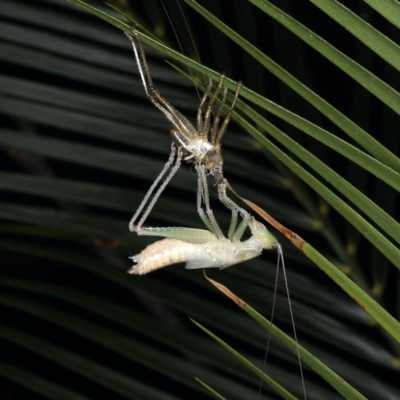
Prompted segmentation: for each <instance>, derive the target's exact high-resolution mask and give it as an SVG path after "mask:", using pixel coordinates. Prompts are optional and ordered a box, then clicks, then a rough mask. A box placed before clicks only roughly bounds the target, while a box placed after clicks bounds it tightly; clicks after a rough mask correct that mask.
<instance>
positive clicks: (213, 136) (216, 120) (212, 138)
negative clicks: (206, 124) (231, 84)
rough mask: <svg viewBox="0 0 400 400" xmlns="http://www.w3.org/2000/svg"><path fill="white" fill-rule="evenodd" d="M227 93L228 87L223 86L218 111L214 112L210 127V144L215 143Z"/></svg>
mask: <svg viewBox="0 0 400 400" xmlns="http://www.w3.org/2000/svg"><path fill="white" fill-rule="evenodd" d="M227 95H228V88H227V87H226V86H225V87H224V92H223V94H222V100H221V104H220V105H219V107H218V111H217V113H216V114H215V116H214V122H213V126H212V128H211V136H210V142H211V143H212V144H215V141H216V137H217V134H218V132H219V121H220V119H221V113H222V110H223V108H224V106H225V103H226V97H227Z"/></svg>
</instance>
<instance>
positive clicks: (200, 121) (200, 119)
mask: <svg viewBox="0 0 400 400" xmlns="http://www.w3.org/2000/svg"><path fill="white" fill-rule="evenodd" d="M212 83H213V82H212V79H211V78H210V79H209V80H208V84H207V88H206V91H205V92H204V95H203V97H202V98H201V101H200V105H199V108H198V110H197V119H196V120H197V126H196V127H197V132H198V133H199V134H200V133H201V132H203V126H204V125H203V114H204V109H203V107H204V103H205V102H206V100H207V97H208V96H209V94H210V92H211V89H212Z"/></svg>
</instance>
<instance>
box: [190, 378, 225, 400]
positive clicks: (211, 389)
mask: <svg viewBox="0 0 400 400" xmlns="http://www.w3.org/2000/svg"><path fill="white" fill-rule="evenodd" d="M195 379H196V381H197V382H199V383H200V385H202V386H203V387H205V388H206V389H207V390H208V391H210V392H211V393H212V394H213V395H214V396H215V397H216V398H217V399H219V400H227V399H226V398H225V397H222V396H221V395H220V394H219V393H217V392H216V391H215V390H214V389H213V388H211V387H210V386H208V385H207V384H206V383H204V382H203V381H202V380H200V379H198V378H196V377H195Z"/></svg>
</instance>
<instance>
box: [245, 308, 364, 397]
mask: <svg viewBox="0 0 400 400" xmlns="http://www.w3.org/2000/svg"><path fill="white" fill-rule="evenodd" d="M244 311H246V313H247V314H249V315H250V316H251V317H252V318H254V319H255V320H256V321H257V322H258V323H260V324H261V325H262V326H263V327H264V328H265V329H267V330H268V331H269V332H271V333H272V334H273V335H275V336H276V337H277V338H278V339H279V340H281V341H282V342H283V343H284V344H285V345H286V346H287V347H288V348H290V350H291V351H292V352H293V353H295V354H297V351H298V352H299V354H300V358H301V359H302V360H303V361H304V362H305V363H306V364H307V365H308V366H310V367H311V368H312V369H313V370H314V371H315V372H317V373H318V374H319V375H321V376H322V378H324V379H325V380H326V381H327V382H328V383H329V384H330V385H331V386H332V387H334V388H335V389H336V390H337V391H338V392H339V393H340V394H341V395H342V396H343V397H344V398H346V399H360V400H361V399H363V400H366V397H364V396H363V395H362V394H361V393H359V392H358V391H357V390H356V389H354V388H353V387H352V386H351V385H349V384H348V383H347V382H346V381H345V380H344V379H343V378H342V377H340V376H339V375H337V374H336V373H335V372H334V371H332V370H331V369H330V368H329V367H327V366H326V365H325V364H323V363H322V362H321V361H319V360H318V359H317V358H315V357H314V356H313V355H312V354H311V353H310V352H308V351H307V350H306V349H305V348H304V347H302V346H300V345H299V344H297V343H296V342H295V341H294V340H293V339H292V338H290V337H289V336H288V335H286V334H285V333H284V332H283V331H281V330H280V329H279V328H277V327H276V326H275V325H273V324H271V322H270V321H268V320H267V319H266V318H264V317H263V316H262V315H261V314H259V313H258V312H257V311H256V310H254V309H253V308H252V307H250V306H249V305H247V304H246V305H245V306H244Z"/></svg>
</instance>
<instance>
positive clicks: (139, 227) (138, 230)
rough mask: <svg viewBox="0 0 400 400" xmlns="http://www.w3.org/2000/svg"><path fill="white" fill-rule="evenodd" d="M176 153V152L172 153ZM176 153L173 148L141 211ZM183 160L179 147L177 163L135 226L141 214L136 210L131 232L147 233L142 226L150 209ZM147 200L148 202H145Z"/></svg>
mask: <svg viewBox="0 0 400 400" xmlns="http://www.w3.org/2000/svg"><path fill="white" fill-rule="evenodd" d="M172 148H173V149H174V148H175V146H174V145H172ZM172 153H174V154H172ZM174 155H175V151H174V150H173V151H172V152H171V155H170V158H169V160H168V162H167V163H166V164H165V166H164V168H163V170H162V171H161V174H160V175H159V176H158V177H157V179H156V182H155V183H153V185H152V186H151V188H150V190H149V192H150V194H149V192H148V193H147V194H146V197H145V199H144V200H143V202H142V204H141V205H140V207H139V209H140V211H141V210H142V209H143V207H144V205H145V203H146V202H147V200H148V199H149V197H150V195H151V192H152V191H153V190H154V188H155V186H156V184H157V183H158V182H159V181H160V179H161V177H162V176H163V175H164V174H165V172H166V171H167V169H168V168H169V167H170V166H171V165H172V161H173V158H174ZM181 162H182V150H181V149H180V148H179V149H178V155H177V157H176V160H175V165H174V166H173V167H172V168H171V170H170V172H169V174H168V175H167V177H166V178H165V180H164V182H163V183H162V185H161V186H160V187H159V188H158V190H157V192H156V194H155V195H154V197H153V198H152V200H151V202H150V204H149V205H148V207H147V208H146V211H145V212H144V214H143V215H142V218H141V219H140V221H139V222H138V224H137V225H136V226H135V225H134V222H135V219H136V218H137V216H138V215H139V213H140V211H139V210H138V211H139V212H138V211H136V213H135V215H134V216H133V218H132V220H131V222H130V223H129V229H130V231H131V232H136V233H137V234H138V235H146V234H147V233H146V231H144V230H142V229H141V227H142V225H143V223H144V221H145V220H146V218H147V217H148V215H149V214H150V211H151V210H152V209H153V207H154V204H156V201H157V200H158V198H159V197H160V194H161V193H162V192H163V190H164V189H165V187H166V186H167V185H168V183H169V181H170V180H171V179H172V177H173V176H174V175H175V174H176V172H177V171H178V169H179V167H180V166H181ZM145 200H146V202H145Z"/></svg>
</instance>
